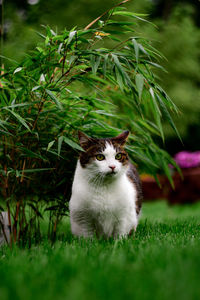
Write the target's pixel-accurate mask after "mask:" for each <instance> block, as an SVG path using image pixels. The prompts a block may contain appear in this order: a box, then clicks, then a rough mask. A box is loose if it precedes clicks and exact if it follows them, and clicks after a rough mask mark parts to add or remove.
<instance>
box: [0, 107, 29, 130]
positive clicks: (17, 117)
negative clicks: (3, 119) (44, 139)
mask: <svg viewBox="0 0 200 300" xmlns="http://www.w3.org/2000/svg"><path fill="white" fill-rule="evenodd" d="M4 109H5V110H7V111H8V112H9V113H11V114H12V115H13V116H14V117H15V118H16V119H17V120H18V121H19V122H20V123H21V124H22V125H23V126H24V127H26V129H28V131H29V132H31V129H30V128H29V126H28V124H27V123H26V121H25V120H24V119H23V118H22V117H21V116H20V115H18V114H17V113H16V112H14V111H13V110H10V109H9V108H6V107H5V108H4Z"/></svg>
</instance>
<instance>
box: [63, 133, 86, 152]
mask: <svg viewBox="0 0 200 300" xmlns="http://www.w3.org/2000/svg"><path fill="white" fill-rule="evenodd" d="M63 140H64V142H65V143H66V144H68V145H69V146H70V147H72V148H73V149H77V150H80V151H84V150H83V148H82V147H81V146H79V145H78V144H77V143H75V142H74V141H72V140H70V139H69V138H67V137H66V136H64V137H63Z"/></svg>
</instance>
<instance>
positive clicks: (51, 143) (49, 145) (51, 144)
mask: <svg viewBox="0 0 200 300" xmlns="http://www.w3.org/2000/svg"><path fill="white" fill-rule="evenodd" d="M54 143H55V141H51V142H50V143H48V146H47V151H49V150H50V149H51V147H52V146H53V144H54Z"/></svg>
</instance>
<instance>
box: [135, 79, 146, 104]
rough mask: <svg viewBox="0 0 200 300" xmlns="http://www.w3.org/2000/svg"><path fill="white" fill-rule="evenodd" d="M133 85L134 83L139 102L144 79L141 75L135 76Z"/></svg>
mask: <svg viewBox="0 0 200 300" xmlns="http://www.w3.org/2000/svg"><path fill="white" fill-rule="evenodd" d="M135 83H136V87H137V91H138V95H139V99H140V100H141V96H142V91H143V87H144V77H143V76H142V74H136V76H135Z"/></svg>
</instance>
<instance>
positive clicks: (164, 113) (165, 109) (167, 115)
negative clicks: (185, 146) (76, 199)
mask: <svg viewBox="0 0 200 300" xmlns="http://www.w3.org/2000/svg"><path fill="white" fill-rule="evenodd" d="M156 97H157V99H158V101H159V104H160V107H161V108H162V112H163V115H164V117H165V118H166V120H167V121H168V122H169V124H170V125H171V127H172V128H173V130H174V131H175V133H176V135H177V136H178V138H179V139H180V141H181V142H182V143H183V141H182V139H181V136H180V134H179V132H178V130H177V128H176V125H175V124H174V121H173V119H172V117H171V116H170V113H169V112H168V110H167V107H166V106H165V104H164V102H163V101H162V99H161V98H160V96H159V95H158V94H156Z"/></svg>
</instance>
